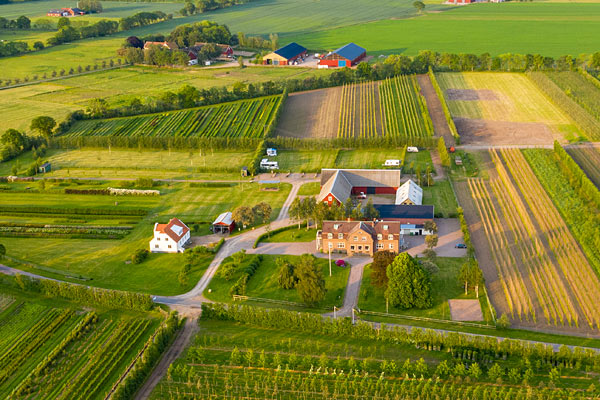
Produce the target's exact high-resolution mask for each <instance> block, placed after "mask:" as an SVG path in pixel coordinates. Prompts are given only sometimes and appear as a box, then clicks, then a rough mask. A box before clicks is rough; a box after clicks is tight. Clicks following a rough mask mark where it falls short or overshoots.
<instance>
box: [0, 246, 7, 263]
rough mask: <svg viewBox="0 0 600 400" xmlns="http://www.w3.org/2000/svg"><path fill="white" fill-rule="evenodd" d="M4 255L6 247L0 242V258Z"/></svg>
mask: <svg viewBox="0 0 600 400" xmlns="http://www.w3.org/2000/svg"><path fill="white" fill-rule="evenodd" d="M5 255H6V247H5V246H4V245H3V244H2V243H0V259H2V258H4V256H5Z"/></svg>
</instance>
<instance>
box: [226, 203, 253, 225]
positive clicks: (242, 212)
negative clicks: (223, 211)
mask: <svg viewBox="0 0 600 400" xmlns="http://www.w3.org/2000/svg"><path fill="white" fill-rule="evenodd" d="M231 217H232V218H233V220H234V221H235V223H236V224H241V225H242V227H243V228H245V227H246V226H248V225H251V224H252V223H253V222H254V213H253V212H252V209H251V208H250V207H248V206H239V207H238V208H236V209H235V210H233V213H232V215H231Z"/></svg>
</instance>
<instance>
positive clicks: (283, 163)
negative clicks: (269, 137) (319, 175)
mask: <svg viewBox="0 0 600 400" xmlns="http://www.w3.org/2000/svg"><path fill="white" fill-rule="evenodd" d="M336 155H337V151H336V150H282V151H279V153H278V155H277V157H273V160H275V161H278V162H279V169H280V170H281V171H293V172H307V173H310V172H321V169H322V168H333V167H334V166H335V160H336Z"/></svg>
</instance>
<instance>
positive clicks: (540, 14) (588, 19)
mask: <svg viewBox="0 0 600 400" xmlns="http://www.w3.org/2000/svg"><path fill="white" fill-rule="evenodd" d="M437 7H438V6H432V5H431V4H427V6H426V8H425V10H426V13H425V15H424V16H420V17H417V18H410V19H403V20H402V19H400V20H395V19H387V18H386V20H384V21H377V22H372V23H363V24H358V25H354V26H347V27H342V28H336V29H327V30H320V31H316V32H308V33H303V32H300V33H298V32H289V33H284V32H282V33H280V38H281V39H282V40H283V41H284V42H285V43H288V42H292V41H296V42H299V43H302V44H303V45H304V46H306V47H308V48H311V49H312V48H314V49H335V48H337V47H339V46H343V45H344V44H346V43H348V42H352V41H353V42H355V43H358V44H360V45H361V46H363V47H365V48H366V49H367V50H368V51H369V53H371V54H373V55H379V54H398V53H405V54H409V55H414V54H417V53H418V52H419V50H434V51H439V52H441V53H443V52H449V53H475V54H480V53H484V52H489V53H490V54H492V55H497V54H503V53H521V54H527V53H540V54H543V55H547V56H553V57H558V56H561V55H565V54H579V53H592V52H595V51H596V50H597V45H596V26H597V24H598V21H599V20H600V4H598V3H594V4H591V3H588V4H575V3H568V4H567V3H545V2H533V3H531V2H530V3H513V2H510V3H501V4H491V3H482V4H474V5H469V6H468V7H454V8H452V7H450V6H443V7H444V8H443V9H445V10H446V11H444V12H443V13H427V11H431V10H436V11H437V10H439V8H437ZM507 32H512V33H511V34H506V33H507ZM400 38H401V39H400ZM540 38H552V40H540Z"/></svg>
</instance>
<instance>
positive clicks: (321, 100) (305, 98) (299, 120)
mask: <svg viewBox="0 0 600 400" xmlns="http://www.w3.org/2000/svg"><path fill="white" fill-rule="evenodd" d="M341 98H342V87H335V88H328V89H318V90H311V91H308V92H301V93H292V94H290V95H289V96H288V98H287V100H286V102H285V105H284V107H283V110H282V111H283V112H282V114H281V119H280V120H279V124H278V125H277V129H276V131H275V132H276V134H277V135H279V136H286V137H295V138H335V137H336V136H337V133H338V126H339V121H340V101H341Z"/></svg>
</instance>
